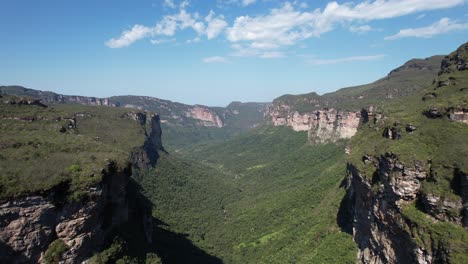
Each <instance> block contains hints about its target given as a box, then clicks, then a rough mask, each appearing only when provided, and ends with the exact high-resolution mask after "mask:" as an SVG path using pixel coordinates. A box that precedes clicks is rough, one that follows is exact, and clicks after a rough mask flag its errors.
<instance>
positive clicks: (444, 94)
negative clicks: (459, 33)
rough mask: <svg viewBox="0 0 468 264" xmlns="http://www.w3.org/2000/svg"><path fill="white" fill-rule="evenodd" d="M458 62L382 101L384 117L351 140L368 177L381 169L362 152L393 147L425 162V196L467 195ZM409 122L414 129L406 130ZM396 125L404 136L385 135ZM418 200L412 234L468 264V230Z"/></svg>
mask: <svg viewBox="0 0 468 264" xmlns="http://www.w3.org/2000/svg"><path fill="white" fill-rule="evenodd" d="M465 46H466V44H465ZM459 50H463V47H462V48H461V49H459ZM465 52H466V50H465ZM467 55H468V53H465V54H456V53H452V54H451V55H450V56H449V57H447V58H454V59H455V58H461V57H465V58H466V57H467ZM455 66H456V65H453V64H452V66H450V67H449V70H446V72H445V73H443V74H441V75H439V76H438V78H437V80H436V81H434V82H433V84H432V85H428V86H427V87H426V88H425V89H422V90H420V91H417V92H416V93H415V94H414V95H411V96H407V97H403V98H399V99H396V100H393V101H391V102H385V103H383V104H381V105H379V106H378V107H377V109H376V111H375V113H374V114H382V115H383V116H382V118H379V119H377V120H374V118H371V119H370V120H369V122H368V123H365V124H363V126H362V127H361V128H360V130H359V131H358V133H357V134H356V136H354V138H353V139H352V141H351V149H352V151H351V155H350V156H349V161H350V162H351V163H353V164H354V165H356V167H357V168H358V169H359V170H360V171H361V172H362V173H363V174H364V175H365V176H366V177H367V178H368V179H371V178H372V176H373V173H374V171H375V169H376V168H375V166H374V165H373V164H371V163H370V164H365V163H364V162H363V161H362V159H363V156H364V155H369V156H373V157H380V156H383V155H385V153H389V152H390V153H393V154H394V155H396V156H397V158H398V159H399V160H400V161H401V162H402V163H403V164H405V166H414V164H415V163H420V164H424V165H425V170H426V171H427V172H429V176H428V178H427V179H426V180H425V181H422V189H421V193H420V194H419V195H420V196H424V195H425V194H433V195H436V196H438V197H441V201H444V200H448V201H461V200H462V197H461V192H460V189H461V187H460V185H461V182H460V179H458V178H457V173H460V172H465V173H466V172H468V159H467V158H466V157H468V140H467V139H468V137H467V136H468V125H467V124H466V123H463V122H457V121H455V120H453V118H452V117H451V114H453V112H455V111H461V112H463V111H465V112H466V109H467V108H468V89H467V87H468V75H467V72H466V71H458V70H456V69H455ZM446 81H448V82H447V83H445V82H446ZM441 83H444V84H443V85H441ZM428 94H429V95H431V96H427V95H428ZM423 98H424V99H423ZM430 111H432V112H433V114H430ZM408 125H411V126H412V127H413V128H415V130H414V131H408V130H406V128H407V127H408ZM392 128H393V129H395V130H394V131H397V132H398V133H400V136H401V137H400V138H398V139H391V138H387V137H384V135H383V134H384V131H385V129H392ZM411 130H413V129H411ZM376 185H377V184H376ZM376 187H377V186H376ZM419 202H420V201H419V200H416V202H412V203H411V204H409V205H406V206H404V208H403V210H402V214H403V216H404V217H405V218H407V219H408V220H409V221H408V222H409V223H410V224H408V225H407V226H406V228H407V230H406V231H407V233H408V234H410V235H411V236H412V237H414V238H415V241H416V243H417V244H418V245H420V246H422V247H423V248H425V249H427V250H429V252H431V251H436V250H437V251H439V252H445V253H444V254H446V257H447V258H449V259H443V260H441V261H443V262H446V263H467V262H468V256H467V254H466V245H467V242H468V232H467V231H466V230H465V229H464V228H463V227H461V226H459V225H456V224H454V223H450V222H443V221H435V220H433V219H432V218H430V217H429V215H428V214H426V213H424V208H422V207H423V206H416V205H418V203H419ZM460 213H461V212H460V211H458V210H451V211H449V212H447V214H449V215H450V216H459V215H460ZM438 257H439V258H441V257H442V256H438ZM444 257H445V256H444Z"/></svg>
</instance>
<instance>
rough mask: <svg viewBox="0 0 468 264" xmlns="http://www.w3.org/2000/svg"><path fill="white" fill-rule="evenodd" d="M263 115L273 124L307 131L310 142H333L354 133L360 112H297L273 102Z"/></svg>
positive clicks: (323, 110)
mask: <svg viewBox="0 0 468 264" xmlns="http://www.w3.org/2000/svg"><path fill="white" fill-rule="evenodd" d="M265 117H266V119H267V120H269V121H270V122H271V123H272V124H273V125H274V126H289V127H291V128H292V129H293V130H295V131H308V138H309V142H310V143H314V144H317V143H326V142H335V141H337V140H338V139H343V138H351V137H352V136H354V134H356V132H357V129H358V126H359V120H360V118H361V112H348V111H340V110H335V109H322V110H316V111H312V112H305V113H299V112H298V111H295V110H291V107H290V106H289V105H287V104H273V105H272V106H270V107H269V109H268V111H267V112H266V113H265Z"/></svg>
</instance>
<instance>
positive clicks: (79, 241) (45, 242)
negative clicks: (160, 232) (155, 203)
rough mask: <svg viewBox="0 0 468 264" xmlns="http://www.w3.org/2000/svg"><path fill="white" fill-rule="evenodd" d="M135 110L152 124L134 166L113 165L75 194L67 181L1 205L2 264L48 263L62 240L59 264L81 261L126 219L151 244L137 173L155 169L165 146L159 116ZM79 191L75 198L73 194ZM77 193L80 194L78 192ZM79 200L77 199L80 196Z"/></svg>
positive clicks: (149, 223)
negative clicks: (51, 249) (54, 245)
mask: <svg viewBox="0 0 468 264" xmlns="http://www.w3.org/2000/svg"><path fill="white" fill-rule="evenodd" d="M148 117H149V115H147V114H146V113H139V112H138V113H135V112H130V113H128V114H127V115H126V116H123V118H131V119H134V120H135V121H136V122H139V124H140V125H142V126H146V123H147V122H151V124H150V127H151V130H150V131H149V132H147V134H148V135H147V139H146V142H145V145H144V146H142V147H141V149H140V150H135V151H134V153H133V154H132V158H133V159H132V162H128V164H124V166H122V165H121V164H116V163H115V162H113V161H109V162H108V164H107V166H106V167H105V168H104V169H103V170H102V172H101V181H100V183H99V184H97V185H95V186H92V187H88V188H87V189H84V190H70V188H69V182H62V183H60V184H58V185H57V186H55V187H53V188H52V189H51V190H47V191H44V192H40V193H36V194H31V195H29V196H23V197H18V198H15V199H12V200H8V201H2V202H1V203H0V263H44V262H45V257H46V255H47V254H46V253H47V250H48V249H49V247H50V246H51V244H52V243H53V242H54V241H60V243H63V244H64V245H65V246H66V250H64V251H63V252H60V253H59V254H60V256H56V257H58V258H59V259H60V260H61V261H60V263H81V262H83V261H85V260H86V259H88V258H89V257H91V256H92V255H93V254H94V253H96V252H97V251H98V250H99V249H101V248H102V247H103V246H104V244H105V243H106V241H105V238H106V236H107V235H108V234H109V232H110V231H111V230H112V229H113V228H114V227H116V226H119V225H120V224H122V223H125V222H127V221H132V222H133V223H138V224H139V230H141V231H142V232H143V233H144V236H145V237H146V240H147V242H151V240H152V228H153V225H152V216H151V208H150V205H148V204H147V202H145V201H143V199H142V198H141V195H139V194H138V191H137V190H135V187H134V183H132V181H133V180H132V179H131V176H132V173H135V172H138V171H139V170H140V169H146V168H149V167H151V166H154V165H156V160H157V158H158V151H165V150H164V147H163V145H162V140H161V135H162V130H161V126H160V117H159V115H157V114H154V115H150V120H148V121H147V120H146V119H147V118H148ZM129 154H130V153H129ZM71 192H75V193H74V194H76V195H74V196H73V197H74V198H70V197H71V196H70V193H71ZM77 192H78V193H77ZM77 197H78V198H77Z"/></svg>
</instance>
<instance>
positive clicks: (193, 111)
mask: <svg viewBox="0 0 468 264" xmlns="http://www.w3.org/2000/svg"><path fill="white" fill-rule="evenodd" d="M0 94H10V95H16V96H28V97H33V98H37V99H40V100H41V101H42V102H43V103H47V104H67V103H73V104H82V105H94V106H108V107H124V108H132V109H139V110H144V111H151V112H155V113H159V114H160V115H161V116H163V118H162V119H161V122H162V123H164V124H167V125H171V126H185V127H190V126H191V127H193V126H195V127H196V126H199V127H217V128H222V127H225V126H228V127H233V128H235V129H241V130H242V129H244V130H245V129H248V128H252V127H254V126H256V125H257V124H258V123H260V122H262V120H263V111H264V109H265V106H266V105H267V104H266V103H241V102H233V103H231V104H230V105H228V106H227V107H208V106H204V105H187V104H182V103H177V102H172V101H169V100H163V99H159V98H155V97H150V96H132V95H127V96H112V97H108V98H97V97H87V96H76V95H62V94H57V93H54V92H48V91H40V90H34V89H28V88H24V87H21V86H0ZM239 116H240V117H241V118H239ZM239 119H242V120H241V121H240V120H239Z"/></svg>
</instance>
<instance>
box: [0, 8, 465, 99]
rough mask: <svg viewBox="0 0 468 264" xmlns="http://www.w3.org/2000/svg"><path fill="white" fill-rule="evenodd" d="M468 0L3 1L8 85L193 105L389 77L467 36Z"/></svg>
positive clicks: (0, 23)
mask: <svg viewBox="0 0 468 264" xmlns="http://www.w3.org/2000/svg"><path fill="white" fill-rule="evenodd" d="M466 2H467V1H465V0H444V1H441V0H406V1H404V0H399V1H397V0H374V1H371V0H369V1H358V0H357V1H352V2H350V1H337V2H329V1H320V0H317V1H315V0H314V1H312V0H310V1H299V0H297V1H295V0H290V1H280V0H278V1H275V0H152V1H150V0H138V1H130V0H128V1H117V0H89V1H88V0H81V1H71V0H54V1H52V0H43V1H34V0H29V1H25V0H1V1H0V14H1V15H0V36H1V39H0V60H1V62H2V63H1V64H0V85H13V84H15V85H22V86H26V87H29V88H34V89H40V90H50V91H54V92H58V93H63V94H77V95H87V96H99V97H106V96H112V95H126V94H133V95H148V96H154V97H159V98H163V99H169V100H173V101H178V102H183V103H188V104H195V103H198V104H205V105H213V106H214V105H216V106H224V105H226V104H228V103H229V102H231V101H244V102H246V101H271V100H272V99H274V98H276V97H278V96H281V95H283V94H287V93H290V94H300V93H308V92H312V91H315V92H317V93H319V94H323V93H327V92H331V91H334V90H336V89H338V88H342V87H347V86H352V85H358V84H364V83H368V82H372V81H375V80H377V79H379V78H381V77H383V76H385V75H386V74H387V73H388V72H389V71H390V70H392V69H393V68H396V67H398V66H399V65H401V64H403V63H404V62H406V61H407V60H409V59H411V58H424V57H428V56H431V55H435V54H447V53H449V52H451V51H453V50H454V49H456V48H457V47H458V46H459V45H460V44H462V43H464V42H466V41H468V38H467V36H468V8H467V5H468V3H466Z"/></svg>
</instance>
